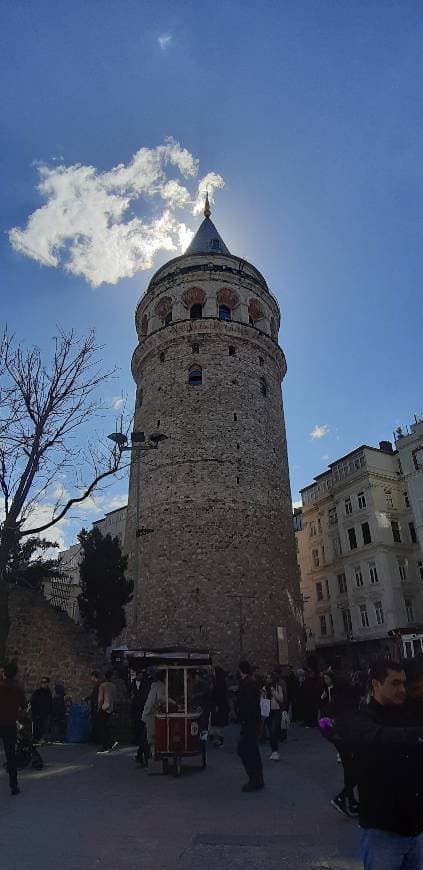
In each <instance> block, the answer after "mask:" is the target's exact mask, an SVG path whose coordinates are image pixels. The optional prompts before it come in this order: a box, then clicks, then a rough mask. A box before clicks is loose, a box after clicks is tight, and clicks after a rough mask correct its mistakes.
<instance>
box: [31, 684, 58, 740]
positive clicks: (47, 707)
mask: <svg viewBox="0 0 423 870" xmlns="http://www.w3.org/2000/svg"><path fill="white" fill-rule="evenodd" d="M52 708H53V696H52V694H51V689H50V679H49V677H43V678H42V680H41V683H40V685H39V687H38V689H36V690H35V692H34V693H33V695H32V697H31V712H32V725H33V737H34V742H35V743H44V742H45V741H46V740H47V738H48V735H49V733H50V721H51V712H52Z"/></svg>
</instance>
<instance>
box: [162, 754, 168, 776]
mask: <svg viewBox="0 0 423 870" xmlns="http://www.w3.org/2000/svg"><path fill="white" fill-rule="evenodd" d="M162 773H163V776H166V775H167V774H168V773H169V760H168V759H167V758H164V759H163V761H162Z"/></svg>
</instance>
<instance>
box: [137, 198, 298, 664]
mask: <svg viewBox="0 0 423 870" xmlns="http://www.w3.org/2000/svg"><path fill="white" fill-rule="evenodd" d="M204 215H205V217H204V220H203V222H202V224H201V226H200V227H199V229H198V231H197V233H196V235H195V236H194V238H193V240H192V242H191V244H190V245H189V247H188V249H187V251H186V252H185V254H184V255H183V256H181V257H176V258H175V259H173V260H170V262H168V263H166V264H165V265H164V266H162V267H161V268H160V269H159V270H158V271H157V272H156V274H155V275H154V276H153V278H152V279H151V281H150V284H149V286H148V289H147V291H146V293H145V295H144V296H142V298H141V301H140V302H139V304H138V307H137V310H136V317H135V322H136V329H137V334H138V341H139V344H138V347H137V348H136V350H135V353H134V355H133V360H132V372H133V376H134V379H135V383H136V387H137V393H136V407H135V419H134V432H135V433H138V434H136V435H135V438H134V441H133V446H134V450H133V452H132V462H131V475H130V484H129V503H128V515H127V527H126V536H125V546H126V550H127V552H128V554H129V574H130V576H132V578H133V580H134V584H135V591H134V602H133V612H132V613H130V614H128V623H129V624H128V641H129V642H130V643H131V645H132V646H134V647H137V648H144V647H162V646H173V645H184V646H185V645H187V646H190V647H195V648H207V649H210V650H211V651H212V653H213V657H214V661H215V663H220V664H223V665H224V666H226V667H229V668H234V667H235V666H236V665H237V662H238V660H239V658H240V656H242V657H247V658H248V659H249V660H250V662H251V663H252V664H256V665H259V666H260V668H262V667H266V668H267V667H271V666H273V665H275V664H276V663H278V662H279V663H280V664H287V663H288V662H290V663H295V662H297V661H298V659H299V657H300V655H301V646H302V633H303V632H302V626H301V606H300V592H299V584H298V573H297V560H296V551H295V540H294V530H293V520H292V503H291V491H290V482H289V472H288V459H287V447H286V437H285V424H284V413H283V402H282V393H281V382H282V380H283V378H284V375H285V372H286V363H285V357H284V354H283V351H282V349H281V348H280V347H279V345H278V331H279V323H280V312H279V306H278V303H277V302H276V299H275V298H274V297H273V296H272V294H271V293H270V291H269V289H268V287H267V284H266V281H265V279H264V278H263V276H262V275H261V274H260V272H259V271H258V270H257V269H256V268H255V267H254V266H252V265H251V264H250V263H248V262H247V261H246V260H243V259H240V258H239V257H236V256H234V255H233V254H231V253H230V251H229V250H228V248H227V247H226V245H225V243H224V241H223V239H222V238H221V236H220V235H219V233H218V231H217V229H216V227H215V226H214V224H213V223H212V221H211V220H210V206H209V201H208V198H207V199H206V204H205V209H204ZM139 433H145V444H148V441H149V436H150V434H151V433H156V435H157V433H163V435H166V436H167V438H166V440H163V441H161V442H160V443H159V444H158V447H157V449H155V450H145V449H144V450H143V449H141V450H140V449H139V448H137V444H138V445H140V444H141V445H142V441H140V440H139V439H140V438H142V435H140V434H139Z"/></svg>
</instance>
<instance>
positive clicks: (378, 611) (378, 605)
mask: <svg viewBox="0 0 423 870" xmlns="http://www.w3.org/2000/svg"><path fill="white" fill-rule="evenodd" d="M375 616H376V622H377V624H378V625H383V623H384V622H385V617H384V615H383V607H382V602H381V601H375Z"/></svg>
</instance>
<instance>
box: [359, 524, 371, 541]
mask: <svg viewBox="0 0 423 870" xmlns="http://www.w3.org/2000/svg"><path fill="white" fill-rule="evenodd" d="M361 531H362V534H363V544H371V543H372V536H371V534H370V526H369V524H368V523H362V524H361Z"/></svg>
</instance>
